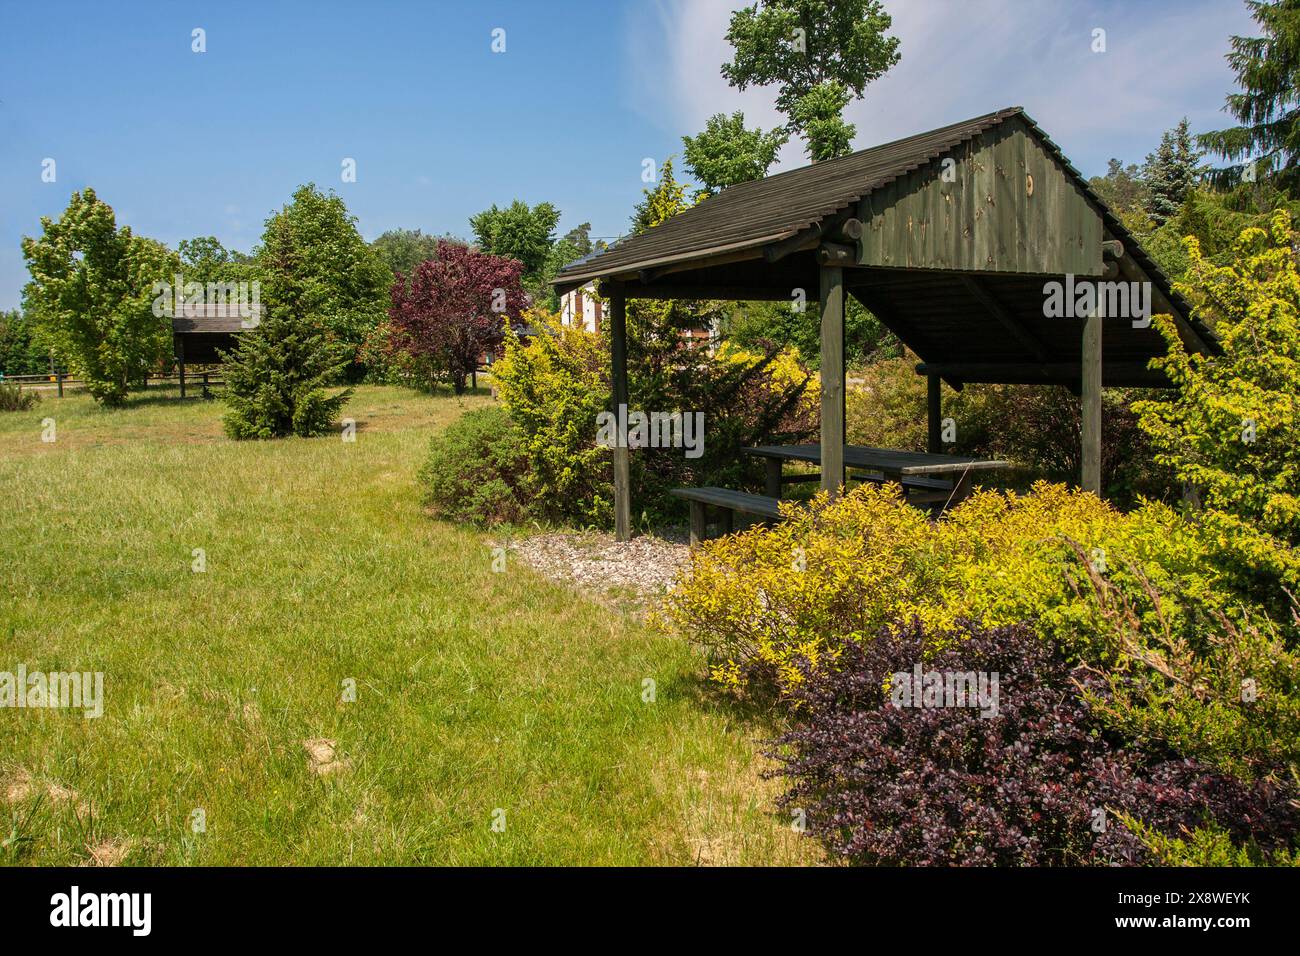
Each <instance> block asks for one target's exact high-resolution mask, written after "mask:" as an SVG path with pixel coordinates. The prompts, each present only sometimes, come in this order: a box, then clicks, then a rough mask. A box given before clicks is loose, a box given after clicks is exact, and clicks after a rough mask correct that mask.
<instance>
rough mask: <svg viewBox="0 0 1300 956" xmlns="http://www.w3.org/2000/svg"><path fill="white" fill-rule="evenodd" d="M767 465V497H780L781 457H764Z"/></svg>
mask: <svg viewBox="0 0 1300 956" xmlns="http://www.w3.org/2000/svg"><path fill="white" fill-rule="evenodd" d="M763 461H764V462H765V463H766V465H767V476H766V479H767V480H766V488H765V490H766V491H767V496H768V497H769V498H780V497H781V459H780V458H764V459H763Z"/></svg>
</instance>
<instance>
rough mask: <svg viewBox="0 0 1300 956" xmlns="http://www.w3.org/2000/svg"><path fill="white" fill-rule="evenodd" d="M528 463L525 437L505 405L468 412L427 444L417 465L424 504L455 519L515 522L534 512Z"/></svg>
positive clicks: (477, 521) (487, 522) (491, 522)
mask: <svg viewBox="0 0 1300 956" xmlns="http://www.w3.org/2000/svg"><path fill="white" fill-rule="evenodd" d="M528 464H529V463H528V456H527V449H526V445H525V441H524V436H523V434H522V433H521V432H520V430H519V428H518V427H516V426H515V424H514V423H513V422H511V420H510V415H509V413H508V412H506V410H505V409H503V408H480V409H477V410H475V411H472V412H467V413H466V414H465V415H462V416H461V417H460V418H458V419H457V420H456V421H454V422H452V423H451V424H450V425H449V426H447V428H446V430H445V431H443V432H442V433H441V434H439V435H438V436H437V437H435V438H434V439H433V441H432V443H431V444H430V446H429V457H428V458H427V459H426V461H425V463H424V467H423V468H421V469H420V484H421V485H422V486H423V488H424V501H425V504H427V505H429V506H430V507H432V508H433V509H434V511H435V512H437V514H438V515H439V516H441V517H444V518H449V519H452V520H456V521H468V522H471V523H474V524H479V525H495V524H518V523H520V522H522V521H523V520H524V519H525V518H527V517H529V515H530V512H531V511H532V504H533V498H532V495H531V492H530V491H529V486H530V482H529V472H528Z"/></svg>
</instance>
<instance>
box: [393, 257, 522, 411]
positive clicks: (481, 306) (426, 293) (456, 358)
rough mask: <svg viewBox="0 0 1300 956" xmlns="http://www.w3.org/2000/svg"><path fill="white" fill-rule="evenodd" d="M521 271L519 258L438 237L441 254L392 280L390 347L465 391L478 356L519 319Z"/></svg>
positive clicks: (494, 345)
mask: <svg viewBox="0 0 1300 956" xmlns="http://www.w3.org/2000/svg"><path fill="white" fill-rule="evenodd" d="M522 272H523V263H522V262H520V261H519V260H518V259H508V258H505V257H502V256H494V255H490V254H489V253H486V252H483V251H481V250H478V249H471V248H467V247H465V246H458V245H455V244H453V243H450V242H439V243H438V257H437V259H435V260H431V261H426V262H422V263H420V264H419V265H418V266H416V267H415V272H414V273H412V275H411V276H410V277H409V280H407V279H406V277H403V276H399V277H398V281H397V282H395V283H394V284H393V287H392V307H391V308H390V309H389V310H388V318H389V325H390V326H391V329H392V336H391V339H390V347H391V348H393V349H395V350H400V351H401V352H404V353H406V354H407V355H410V356H412V357H413V358H414V359H416V360H417V361H419V362H422V363H425V364H426V366H427V367H428V368H429V369H430V371H431V372H432V373H433V374H434V375H437V376H442V377H445V378H446V379H447V380H448V381H449V382H450V383H451V385H452V387H453V388H454V389H455V390H456V393H457V394H459V393H461V392H463V391H464V390H465V382H466V379H468V378H469V376H470V373H472V372H473V371H474V369H475V368H477V367H478V361H479V356H480V355H482V354H483V353H484V352H485V351H490V350H493V349H496V348H497V347H498V346H499V345H500V344H501V340H502V338H503V336H504V335H505V323H506V322H510V323H512V324H518V322H519V319H520V316H521V314H522V312H523V310H524V308H525V307H526V306H527V298H526V296H525V295H524V290H523V286H522V284H521V282H520V278H521V275H522Z"/></svg>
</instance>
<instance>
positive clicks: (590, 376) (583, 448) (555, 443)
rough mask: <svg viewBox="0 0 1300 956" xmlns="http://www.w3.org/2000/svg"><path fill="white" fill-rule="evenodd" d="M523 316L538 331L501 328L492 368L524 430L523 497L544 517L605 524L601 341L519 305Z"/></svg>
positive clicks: (604, 351)
mask: <svg viewBox="0 0 1300 956" xmlns="http://www.w3.org/2000/svg"><path fill="white" fill-rule="evenodd" d="M524 320H525V321H526V322H527V323H528V324H529V325H531V326H532V327H533V328H534V329H536V330H537V333H538V334H536V335H533V336H531V337H530V338H529V339H528V340H526V341H524V340H521V339H520V338H519V337H518V336H516V335H515V334H514V333H513V332H507V334H506V348H505V357H504V358H503V359H501V360H500V361H498V362H497V363H496V364H495V365H493V367H492V374H493V378H494V380H495V382H496V384H497V388H498V391H499V393H500V396H501V401H502V403H503V404H504V405H505V407H506V411H508V412H509V413H510V418H511V420H512V421H513V422H514V424H515V425H516V426H517V427H518V430H519V432H520V434H521V435H522V436H523V447H524V452H525V455H526V457H527V461H528V465H529V468H528V472H527V475H526V478H525V480H526V482H527V485H528V490H529V493H530V496H531V497H532V499H533V500H534V502H535V506H536V507H537V508H538V509H540V510H542V511H543V512H544V513H545V514H546V516H547V517H553V518H557V519H568V520H576V521H579V522H581V523H586V524H605V523H607V522H608V520H609V517H610V515H611V514H612V511H613V507H612V502H611V492H610V488H611V482H612V478H613V470H612V467H611V464H610V462H611V456H610V450H609V449H608V448H604V447H602V446H600V445H597V444H596V416H597V415H599V414H600V413H601V412H602V411H603V410H605V408H606V407H607V405H608V403H609V388H608V386H607V385H606V384H605V381H604V378H603V372H604V369H605V367H606V365H607V364H608V354H609V353H608V347H607V346H606V344H605V342H604V339H603V337H602V336H601V335H599V334H594V333H590V332H587V331H585V330H584V329H582V328H580V327H577V326H567V325H562V324H561V323H560V320H559V318H558V317H557V316H555V315H553V314H550V313H547V312H543V311H540V310H538V311H532V312H526V313H525V314H524Z"/></svg>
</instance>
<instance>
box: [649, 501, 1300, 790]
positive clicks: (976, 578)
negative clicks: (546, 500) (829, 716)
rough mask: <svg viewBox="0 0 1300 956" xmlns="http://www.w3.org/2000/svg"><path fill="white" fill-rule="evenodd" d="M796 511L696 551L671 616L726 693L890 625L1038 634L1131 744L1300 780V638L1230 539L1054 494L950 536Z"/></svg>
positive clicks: (991, 506) (1005, 508) (1168, 514)
mask: <svg viewBox="0 0 1300 956" xmlns="http://www.w3.org/2000/svg"><path fill="white" fill-rule="evenodd" d="M787 507H788V514H787V518H786V520H785V521H784V522H782V523H781V524H779V525H777V526H776V527H773V528H754V529H751V530H748V531H745V532H743V533H741V534H737V535H732V536H730V537H726V538H722V539H718V540H716V541H710V542H707V543H705V544H704V545H703V546H701V547H700V548H698V549H696V550H695V551H694V552H693V554H692V561H691V565H690V567H689V569H688V571H687V572H686V573H685V574H684V576H683V579H682V580H681V581H680V582H679V584H678V586H677V587H676V588H675V589H674V590H673V592H672V593H671V596H670V598H669V600H668V605H667V611H666V616H667V619H668V620H669V621H670V622H672V623H673V624H675V625H676V626H677V627H679V628H680V629H682V630H683V631H685V632H686V633H687V634H688V635H689V636H691V637H692V638H693V639H695V640H696V641H697V642H698V643H700V644H702V645H703V646H704V647H705V648H706V649H707V650H708V651H709V653H710V655H711V658H712V668H713V676H714V677H715V679H717V680H719V681H721V682H722V683H723V684H725V685H728V686H732V687H735V688H738V689H760V688H761V687H763V686H764V685H775V686H776V687H777V688H779V689H782V690H789V689H790V688H791V687H793V686H795V685H797V684H798V683H799V682H800V680H801V674H800V671H799V661H801V660H804V659H807V660H811V661H812V662H813V663H814V664H815V665H818V666H835V664H836V661H837V659H838V657H839V655H840V653H841V651H842V649H843V648H844V647H845V646H846V645H847V644H849V643H852V642H859V641H862V640H868V639H870V637H871V636H872V635H874V634H876V633H878V631H879V629H880V628H881V627H882V626H884V625H886V624H888V623H890V622H895V621H900V620H901V621H906V620H911V619H916V620H919V621H920V622H921V623H922V624H924V625H925V626H926V627H927V629H928V630H929V631H930V632H932V633H939V632H942V631H945V630H951V629H952V628H954V627H956V626H958V625H959V624H960V622H961V621H963V620H979V621H983V622H985V623H986V624H987V625H988V626H990V627H995V626H1002V625H1006V624H1014V623H1019V622H1023V621H1033V622H1035V625H1036V628H1037V630H1038V631H1039V633H1040V634H1042V635H1043V637H1044V638H1045V639H1047V640H1051V641H1053V642H1055V643H1056V644H1058V645H1059V646H1061V647H1062V648H1063V649H1064V650H1065V651H1066V653H1068V654H1069V655H1070V656H1071V658H1072V659H1074V660H1077V661H1079V662H1081V663H1084V664H1085V665H1087V666H1089V667H1094V668H1096V669H1098V670H1099V671H1101V672H1102V673H1104V674H1105V675H1107V677H1108V680H1109V694H1108V696H1107V699H1106V701H1105V702H1098V703H1097V709H1098V710H1099V711H1101V712H1102V713H1104V714H1105V715H1106V716H1107V718H1108V719H1109V720H1110V721H1111V722H1112V724H1113V725H1114V726H1115V727H1117V728H1119V729H1121V730H1123V731H1124V732H1126V733H1128V734H1129V735H1131V736H1133V737H1135V738H1139V739H1145V740H1151V739H1156V740H1161V741H1164V742H1166V743H1167V744H1168V745H1169V746H1170V747H1171V748H1173V749H1175V750H1176V751H1177V752H1179V753H1181V754H1183V755H1185V756H1192V757H1199V758H1203V759H1205V760H1206V761H1207V762H1210V763H1213V764H1214V765H1216V766H1218V767H1220V768H1222V769H1224V770H1226V771H1229V772H1232V773H1235V774H1237V775H1239V776H1242V777H1278V778H1281V777H1284V776H1287V775H1289V774H1290V773H1291V772H1293V770H1294V768H1297V767H1300V653H1298V652H1297V649H1296V647H1297V642H1296V636H1297V634H1296V631H1297V630H1300V625H1297V627H1294V628H1292V627H1290V625H1288V626H1287V627H1284V626H1283V625H1282V624H1281V623H1280V622H1274V621H1272V620H1269V619H1268V618H1267V616H1266V615H1264V614H1263V613H1262V612H1261V611H1260V610H1259V609H1258V608H1253V607H1251V606H1250V605H1249V604H1248V603H1246V602H1245V601H1243V595H1242V594H1241V592H1240V591H1239V590H1238V589H1237V588H1236V586H1235V579H1234V576H1233V575H1232V574H1231V573H1230V571H1228V570H1225V569H1224V568H1223V567H1222V565H1221V561H1220V547H1221V545H1220V543H1219V542H1218V540H1217V535H1216V534H1215V533H1214V532H1213V531H1211V530H1208V529H1205V528H1203V527H1202V526H1200V525H1198V524H1197V523H1195V522H1194V521H1192V520H1189V519H1188V518H1187V517H1184V516H1181V515H1179V514H1177V513H1176V512H1174V511H1173V510H1172V509H1170V508H1168V507H1167V506H1164V505H1160V504H1149V505H1146V506H1144V507H1143V508H1140V509H1138V510H1136V511H1134V512H1131V513H1129V514H1123V513H1121V512H1119V511H1117V510H1116V509H1114V508H1112V507H1111V506H1109V505H1107V504H1105V503H1104V502H1102V501H1100V500H1098V499H1097V498H1096V497H1095V496H1093V495H1090V494H1084V493H1080V492H1070V491H1068V490H1066V489H1065V488H1064V487H1062V486H1059V485H1047V484H1040V485H1037V486H1035V488H1034V490H1033V492H1032V493H1031V494H1028V495H1005V494H1002V493H998V492H982V493H979V494H976V495H974V496H972V497H971V498H969V499H967V500H966V501H965V502H963V503H962V504H960V505H959V506H958V507H956V508H955V509H953V510H952V511H950V512H948V513H947V514H945V515H944V516H943V518H941V519H940V520H938V521H935V522H931V521H929V520H928V519H927V518H926V517H925V516H924V515H923V514H922V513H920V512H919V511H917V510H916V509H913V508H910V507H908V506H907V505H905V504H904V503H903V502H902V501H901V500H900V499H898V498H897V497H896V496H895V495H894V494H893V493H892V492H891V491H890V490H889V489H887V488H880V487H875V486H862V487H859V488H856V489H854V490H853V491H852V492H851V493H849V494H848V495H846V496H844V497H843V498H842V499H840V500H838V501H836V502H828V501H827V500H826V499H825V497H824V496H819V497H818V499H816V500H815V501H814V502H813V507H811V508H808V509H803V508H797V507H794V506H793V505H790V506H787ZM1245 680H1250V681H1252V683H1251V684H1250V685H1249V687H1250V689H1251V692H1250V693H1249V694H1247V693H1243V690H1244V689H1245V688H1246V687H1247V685H1245V684H1243V681H1245Z"/></svg>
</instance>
